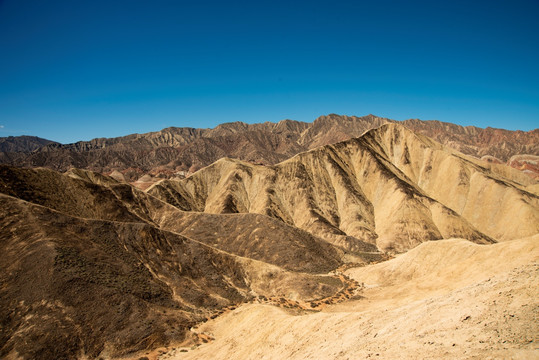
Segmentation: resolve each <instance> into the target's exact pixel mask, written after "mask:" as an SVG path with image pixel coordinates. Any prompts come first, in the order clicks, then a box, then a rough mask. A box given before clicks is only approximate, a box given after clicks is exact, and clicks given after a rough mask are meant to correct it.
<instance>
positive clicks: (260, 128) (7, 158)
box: [0, 114, 539, 188]
mask: <svg viewBox="0 0 539 360" xmlns="http://www.w3.org/2000/svg"><path fill="white" fill-rule="evenodd" d="M388 122H395V121H394V120H390V119H385V118H380V117H377V116H374V115H367V116H363V117H355V116H341V115H335V114H331V115H327V116H321V117H319V118H318V119H316V120H315V121H314V122H313V123H304V122H297V121H292V120H283V121H281V122H279V123H269V122H266V123H262V124H245V123H241V122H235V123H227V124H222V125H219V126H217V127H216V128H214V129H193V128H166V129H163V130H161V131H158V132H152V133H147V134H133V135H128V136H124V137H118V138H110V139H107V138H100V139H94V140H91V141H81V142H77V143H74V144H67V145H62V144H57V143H53V144H48V145H46V146H42V147H40V148H37V149H36V150H34V151H33V152H31V153H13V152H12V150H9V148H8V149H7V150H2V153H0V162H2V163H5V164H11V165H15V166H24V167H39V166H41V167H48V168H51V169H55V170H58V171H66V170H68V169H69V168H72V167H75V168H84V169H88V170H92V171H96V172H100V173H105V174H111V173H112V172H113V171H115V170H116V171H120V172H121V173H122V174H123V175H124V177H125V179H126V180H127V181H130V182H133V181H135V180H137V179H139V178H140V177H142V176H143V175H144V174H148V175H149V176H150V177H149V178H147V179H146V181H141V182H140V183H139V185H140V186H141V188H145V187H147V186H149V185H151V184H152V183H153V182H155V180H156V179H155V178H171V177H175V176H180V177H181V176H185V175H186V174H189V173H192V172H194V171H196V170H198V169H200V168H202V167H204V166H207V165H209V164H211V163H213V162H215V161H217V160H218V159H220V158H222V157H230V158H236V159H240V160H244V161H249V162H253V163H261V164H266V165H271V164H276V163H279V162H281V161H284V160H286V159H288V158H290V157H291V156H293V155H295V154H298V153H300V152H303V151H306V150H309V149H314V148H316V147H319V146H323V145H327V144H333V143H336V142H338V141H342V140H347V139H350V138H353V137H358V136H361V135H362V134H363V133H364V132H365V131H367V130H370V129H373V128H376V127H378V126H380V125H382V124H385V123H388ZM402 123H403V124H404V125H405V126H407V127H408V128H410V129H411V130H414V131H416V132H418V133H421V134H423V135H426V136H429V137H431V138H433V139H435V140H436V141H438V142H440V143H442V144H444V145H447V146H449V147H452V148H454V149H456V150H458V151H460V152H463V153H465V154H468V155H472V156H475V157H478V158H481V157H484V156H491V157H493V158H496V159H499V160H500V161H501V162H503V163H507V162H508V161H509V160H510V158H511V157H512V156H515V155H526V154H527V155H535V156H537V155H539V129H536V130H533V131H529V132H523V131H509V130H502V129H492V128H486V129H481V128H477V127H473V126H467V127H462V126H459V125H454V124H450V123H443V122H439V121H421V120H406V121H403V122H402ZM509 164H515V162H509ZM514 166H517V167H518V168H521V167H522V166H520V165H514ZM526 170H527V173H529V174H531V175H534V174H535V170H534V167H533V166H532V167H530V166H528V167H527V168H526Z"/></svg>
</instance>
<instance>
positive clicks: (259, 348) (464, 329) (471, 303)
mask: <svg viewBox="0 0 539 360" xmlns="http://www.w3.org/2000/svg"><path fill="white" fill-rule="evenodd" d="M538 260H539V236H538V235H536V236H534V237H532V238H527V239H520V240H513V241H509V242H505V243H500V244H494V245H476V244H471V243H469V242H467V241H465V240H458V239H452V240H444V241H438V242H429V243H425V244H422V245H420V246H418V247H417V248H416V249H414V250H412V251H410V252H408V253H406V254H403V255H401V256H399V257H398V258H395V259H393V260H391V261H388V262H385V263H381V264H377V265H373V266H369V267H365V268H357V269H351V270H349V271H348V273H349V275H351V276H353V277H354V278H356V279H357V280H359V281H363V282H364V283H365V287H366V288H365V290H364V291H363V293H362V296H364V298H363V299H358V300H352V301H348V302H345V303H341V304H339V305H336V306H331V307H328V308H326V309H325V310H324V311H323V312H319V313H315V314H309V315H294V314H292V313H290V312H286V311H284V310H281V309H279V308H275V307H272V306H268V305H245V306H242V307H240V308H238V309H236V310H235V311H233V312H230V313H228V314H225V315H223V316H222V317H219V318H217V319H215V320H214V321H211V322H208V323H206V324H205V325H203V326H202V327H201V328H200V329H198V331H204V332H205V333H207V334H208V335H210V336H212V337H215V340H214V341H213V342H211V343H209V344H205V345H202V346H200V347H199V348H197V349H195V350H190V351H188V352H179V349H176V350H174V349H169V351H168V352H167V353H166V354H164V355H162V356H161V358H163V359H165V358H172V359H226V358H229V359H232V358H233V359H361V358H379V359H416V358H426V359H429V358H431V359H435V358H450V359H453V358H459V359H461V358H466V359H468V358H469V359H488V358H513V359H531V358H538V357H539V276H538V275H539V261H538Z"/></svg>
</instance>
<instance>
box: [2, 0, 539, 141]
mask: <svg viewBox="0 0 539 360" xmlns="http://www.w3.org/2000/svg"><path fill="white" fill-rule="evenodd" d="M538 18H539V1H537V0H529V1H524V0H514V1H495V0H494V1H458V0H457V1H413V0H411V1H384V0H381V1H335V0H333V1H317V0H313V1H267V2H266V1H164V0H154V1H138V0H129V1H127V0H126V1H112V0H108V1H101V0H92V1H82V0H81V1H73V0H65V1H58V0H47V1H42V0H39V1H38V0H0V136H10V135H22V134H26V135H36V136H40V137H44V138H48V139H51V140H55V141H59V142H63V143H67V142H74V141H77V140H88V139H91V138H95V137H113V136H121V135H126V134H130V133H135V132H138V133H142V132H148V131H157V130H160V129H162V128H164V127H168V126H189V127H214V126H216V125H217V124H219V123H222V122H230V121H244V122H248V123H254V122H264V121H272V122H277V121H279V120H282V119H285V118H288V119H294V120H302V121H313V120H314V119H315V118H316V117H318V116H320V115H323V114H329V113H338V114H346V115H357V116H361V115H366V114H369V113H372V114H375V115H379V116H385V117H389V118H393V119H397V120H404V119H408V118H420V119H424V120H427V119H437V120H441V121H448V122H454V123H458V124H462V125H475V126H480V127H487V126H491V127H500V128H507V129H522V130H530V129H533V128H537V127H539V65H538V64H539V21H537V19H538Z"/></svg>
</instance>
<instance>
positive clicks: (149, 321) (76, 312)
mask: <svg viewBox="0 0 539 360" xmlns="http://www.w3.org/2000/svg"><path fill="white" fill-rule="evenodd" d="M0 229H1V230H0V251H1V252H2V256H3V261H2V262H1V264H0V284H1V287H0V323H1V324H2V326H1V327H0V357H2V358H6V357H7V358H9V357H23V358H40V359H72V358H77V357H81V356H82V357H88V358H92V359H93V358H98V357H99V356H102V355H105V356H106V357H110V356H112V357H118V356H121V355H124V354H126V353H132V352H134V351H135V352H136V351H142V350H146V349H152V348H155V347H158V346H161V345H167V344H170V343H185V344H191V345H193V344H196V343H197V342H199V341H200V339H198V338H197V336H196V334H194V333H192V332H190V331H189V329H190V328H191V327H192V326H193V325H195V324H197V323H200V322H201V321H204V319H206V318H207V317H210V316H213V314H215V313H217V312H219V311H223V309H224V308H226V307H228V306H234V305H238V304H240V303H242V302H245V301H248V300H250V299H252V298H253V297H255V296H264V297H271V296H274V297H282V296H290V294H295V298H296V300H301V301H305V302H309V301H313V300H316V299H320V298H325V297H328V296H331V295H332V294H335V293H336V292H338V290H339V288H340V287H342V285H343V284H342V283H341V282H340V281H339V280H338V279H335V278H333V277H329V276H327V275H318V274H320V273H322V274H326V273H327V272H328V271H330V270H333V269H335V268H336V267H338V266H339V265H341V264H342V260H341V258H342V257H343V256H344V251H342V250H340V249H337V248H335V247H333V246H332V245H330V244H328V243H326V242H325V241H323V240H321V239H319V238H317V237H316V236H314V235H311V234H309V233H307V232H305V231H302V230H300V229H296V228H292V227H290V226H288V225H286V224H284V223H282V222H280V221H277V220H274V219H271V218H268V217H266V216H264V215H255V214H253V215H251V214H243V215H241V214H240V215H235V216H228V215H205V214H199V215H197V214H189V213H184V212H182V211H180V210H179V209H177V208H175V207H173V206H171V205H168V204H166V203H164V202H162V201H160V200H158V199H156V198H154V197H152V196H150V195H148V194H146V193H143V192H141V191H140V190H137V189H135V188H134V187H132V186H130V185H128V184H125V183H123V184H122V183H119V182H117V181H116V180H114V179H112V178H110V177H107V176H103V175H101V174H98V173H93V172H90V171H86V170H76V169H73V170H71V171H69V172H68V173H66V174H61V173H58V172H56V171H53V170H49V169H20V168H14V167H8V166H0ZM166 229H168V230H166ZM216 232H217V233H216ZM180 233H183V234H185V236H184V235H181V234H180ZM283 234H288V236H283ZM30 340H31V341H30Z"/></svg>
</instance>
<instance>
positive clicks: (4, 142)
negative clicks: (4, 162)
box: [0, 135, 58, 153]
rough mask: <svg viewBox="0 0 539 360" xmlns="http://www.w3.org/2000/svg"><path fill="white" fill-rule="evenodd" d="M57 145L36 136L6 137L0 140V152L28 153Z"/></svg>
mask: <svg viewBox="0 0 539 360" xmlns="http://www.w3.org/2000/svg"><path fill="white" fill-rule="evenodd" d="M51 144H58V143H56V142H54V141H51V140H47V139H42V138H39V137H37V136H26V135H23V136H8V137H1V138H0V152H23V153H28V152H31V151H34V150H37V149H39V148H41V147H43V146H46V145H51Z"/></svg>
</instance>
